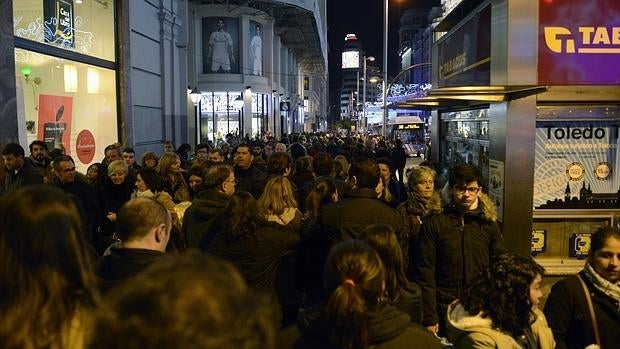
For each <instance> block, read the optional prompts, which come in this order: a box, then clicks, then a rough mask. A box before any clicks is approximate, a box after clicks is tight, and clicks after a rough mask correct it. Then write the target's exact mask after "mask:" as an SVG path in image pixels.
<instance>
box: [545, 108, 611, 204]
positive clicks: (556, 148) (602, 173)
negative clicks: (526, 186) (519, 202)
mask: <svg viewBox="0 0 620 349" xmlns="http://www.w3.org/2000/svg"><path fill="white" fill-rule="evenodd" d="M618 127H620V120H562V121H553V120H548V121H547V120H545V121H538V122H537V125H536V145H535V147H536V150H535V159H534V161H535V164H534V166H535V172H534V208H535V209H588V208H592V209H594V208H599V209H610V208H619V207H620V192H619V191H618V189H619V188H620V180H619V177H618V171H619V170H620V169H619V168H618V165H619V161H618V146H619V142H618Z"/></svg>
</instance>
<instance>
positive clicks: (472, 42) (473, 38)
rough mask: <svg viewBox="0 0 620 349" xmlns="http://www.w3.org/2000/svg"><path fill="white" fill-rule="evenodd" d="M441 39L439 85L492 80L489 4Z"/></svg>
mask: <svg viewBox="0 0 620 349" xmlns="http://www.w3.org/2000/svg"><path fill="white" fill-rule="evenodd" d="M441 40H442V41H440V42H439V44H438V48H439V86H440V87H447V86H472V85H474V86H476V85H477V86H480V85H488V84H490V82H491V73H490V72H491V7H490V6H487V7H486V8H484V9H483V10H482V11H480V12H479V13H477V14H476V15H475V16H474V17H473V18H471V19H470V20H469V21H467V22H466V23H465V24H463V26H461V27H460V28H458V29H456V31H454V32H453V33H451V34H448V35H446V36H445V37H444V38H442V39H441Z"/></svg>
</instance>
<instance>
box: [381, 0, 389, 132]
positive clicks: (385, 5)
mask: <svg viewBox="0 0 620 349" xmlns="http://www.w3.org/2000/svg"><path fill="white" fill-rule="evenodd" d="M383 16H384V17H383V125H382V126H383V127H382V134H383V138H386V137H387V120H388V110H387V94H388V91H387V81H388V0H384V1H383Z"/></svg>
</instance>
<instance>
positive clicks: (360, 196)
mask: <svg viewBox="0 0 620 349" xmlns="http://www.w3.org/2000/svg"><path fill="white" fill-rule="evenodd" d="M379 181H380V175H379V166H378V165H377V163H376V162H375V161H374V160H372V159H369V158H367V157H359V158H354V159H353V160H352V162H351V166H350V167H349V178H348V183H349V186H350V190H349V191H348V193H347V195H346V196H345V198H344V199H342V200H340V201H339V202H336V203H333V204H328V205H325V206H324V207H323V208H322V210H321V214H320V224H321V226H322V229H324V230H325V231H326V232H327V233H328V236H329V237H330V239H331V240H332V241H343V240H346V239H357V238H359V236H360V233H361V232H362V231H363V230H364V229H365V228H366V227H368V226H369V225H372V224H385V225H388V226H390V227H392V228H393V229H394V231H395V232H396V234H397V236H398V238H399V241H400V244H401V248H402V249H403V255H404V256H407V255H408V251H409V245H408V239H407V236H406V232H405V229H404V224H403V223H404V222H403V218H402V216H401V215H399V214H398V211H396V210H395V209H393V208H391V207H390V206H388V205H387V204H386V203H384V202H382V201H381V200H379V199H378V198H377V196H378V193H377V192H376V190H375V189H376V187H377V186H378V185H379ZM405 258H407V257H405Z"/></svg>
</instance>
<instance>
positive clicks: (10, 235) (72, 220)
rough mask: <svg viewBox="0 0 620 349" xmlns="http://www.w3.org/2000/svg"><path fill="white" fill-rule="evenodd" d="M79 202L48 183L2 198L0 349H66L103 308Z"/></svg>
mask: <svg viewBox="0 0 620 349" xmlns="http://www.w3.org/2000/svg"><path fill="white" fill-rule="evenodd" d="M91 257H92V256H91V255H90V253H89V250H88V247H87V242H86V240H85V229H84V219H83V215H82V214H81V212H80V209H79V206H78V203H77V201H76V200H75V199H74V198H72V197H71V196H69V195H67V194H65V193H63V192H62V191H61V190H60V189H58V188H55V187H53V186H49V185H35V186H27V187H23V188H19V189H18V190H16V191H14V192H12V193H9V194H7V195H6V196H4V197H2V199H1V200H0V299H2V301H1V302H0V314H2V320H0V321H2V326H0V347H3V348H61V347H63V343H64V342H63V339H66V338H65V335H66V334H67V333H68V332H69V329H70V328H71V326H72V325H73V324H74V323H75V322H74V321H75V320H78V321H83V320H84V318H81V317H82V316H85V318H88V317H89V316H90V314H89V313H90V311H92V310H94V308H96V306H97V305H98V296H97V292H96V282H97V281H96V278H95V275H94V272H93V267H92V260H91Z"/></svg>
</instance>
